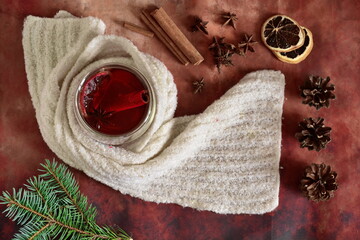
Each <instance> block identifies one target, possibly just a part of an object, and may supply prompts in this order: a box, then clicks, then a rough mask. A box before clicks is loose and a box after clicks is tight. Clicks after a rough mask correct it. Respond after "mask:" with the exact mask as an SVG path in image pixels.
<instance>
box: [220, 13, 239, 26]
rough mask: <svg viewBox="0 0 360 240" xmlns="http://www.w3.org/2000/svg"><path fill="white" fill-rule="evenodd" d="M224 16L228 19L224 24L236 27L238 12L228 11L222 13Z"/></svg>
mask: <svg viewBox="0 0 360 240" xmlns="http://www.w3.org/2000/svg"><path fill="white" fill-rule="evenodd" d="M222 18H225V19H226V21H225V22H224V24H223V26H226V25H230V26H232V27H233V28H234V29H236V26H235V21H237V20H238V18H237V17H236V14H235V13H231V12H228V13H226V14H223V15H222Z"/></svg>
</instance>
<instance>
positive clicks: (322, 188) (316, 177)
mask: <svg viewBox="0 0 360 240" xmlns="http://www.w3.org/2000/svg"><path fill="white" fill-rule="evenodd" d="M336 176H337V173H336V172H334V171H331V167H330V166H328V165H325V164H324V163H322V164H316V163H313V164H311V165H310V166H308V167H306V168H305V172H304V177H303V179H301V181H300V189H301V191H302V192H303V194H304V195H305V196H306V197H307V198H308V199H309V200H312V201H315V202H319V201H327V200H329V199H330V198H332V197H333V196H334V191H335V190H336V189H337V188H338V184H337V182H336Z"/></svg>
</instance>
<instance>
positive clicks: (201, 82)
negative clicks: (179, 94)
mask: <svg viewBox="0 0 360 240" xmlns="http://www.w3.org/2000/svg"><path fill="white" fill-rule="evenodd" d="M193 86H194V89H195V91H194V93H195V94H197V93H200V92H201V91H202V90H203V88H204V86H205V82H204V78H203V77H202V78H201V79H200V80H198V81H194V82H193Z"/></svg>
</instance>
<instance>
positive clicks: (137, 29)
mask: <svg viewBox="0 0 360 240" xmlns="http://www.w3.org/2000/svg"><path fill="white" fill-rule="evenodd" d="M123 26H124V28H126V29H129V30H131V31H133V32H136V33H140V34H142V35H144V36H147V37H154V33H153V32H150V31H148V30H146V29H144V28H142V27H139V26H137V25H135V24H132V23H129V22H124V25H123Z"/></svg>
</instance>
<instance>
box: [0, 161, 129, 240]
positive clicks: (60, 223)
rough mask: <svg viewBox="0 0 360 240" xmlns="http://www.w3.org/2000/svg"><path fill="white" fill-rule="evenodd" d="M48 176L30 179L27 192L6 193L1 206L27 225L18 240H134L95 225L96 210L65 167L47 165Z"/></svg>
mask: <svg viewBox="0 0 360 240" xmlns="http://www.w3.org/2000/svg"><path fill="white" fill-rule="evenodd" d="M42 166H43V167H44V169H43V170H41V171H42V172H44V174H42V175H40V176H38V177H34V178H30V179H28V180H27V184H25V186H26V188H27V190H24V189H22V188H20V189H19V190H18V191H15V189H13V194H10V193H8V192H3V194H2V196H0V204H6V205H7V208H6V209H5V211H4V213H6V216H7V217H9V218H10V219H12V220H13V221H16V222H17V223H18V224H20V225H23V227H22V228H21V229H20V230H19V233H18V234H16V235H15V239H16V240H23V239H34V240H35V239H59V240H61V239H64V240H66V239H74V240H76V239H79V240H80V239H81V240H85V239H87V240H90V239H93V240H95V239H112V240H114V239H118V240H130V239H131V237H130V236H129V235H128V234H127V233H126V232H125V231H124V230H122V229H119V232H118V233H116V232H115V231H114V230H113V229H111V228H109V227H106V226H105V227H100V226H98V225H97V224H96V222H95V216H96V209H95V208H94V207H93V206H91V205H89V204H88V202H87V198H86V197H85V196H84V195H82V194H81V193H80V191H79V186H78V184H77V182H76V180H75V179H74V177H73V175H72V174H71V173H70V172H69V171H68V169H67V168H66V167H65V165H63V164H59V165H58V164H57V163H56V162H55V161H53V163H51V162H50V161H48V160H47V161H46V164H42Z"/></svg>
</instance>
